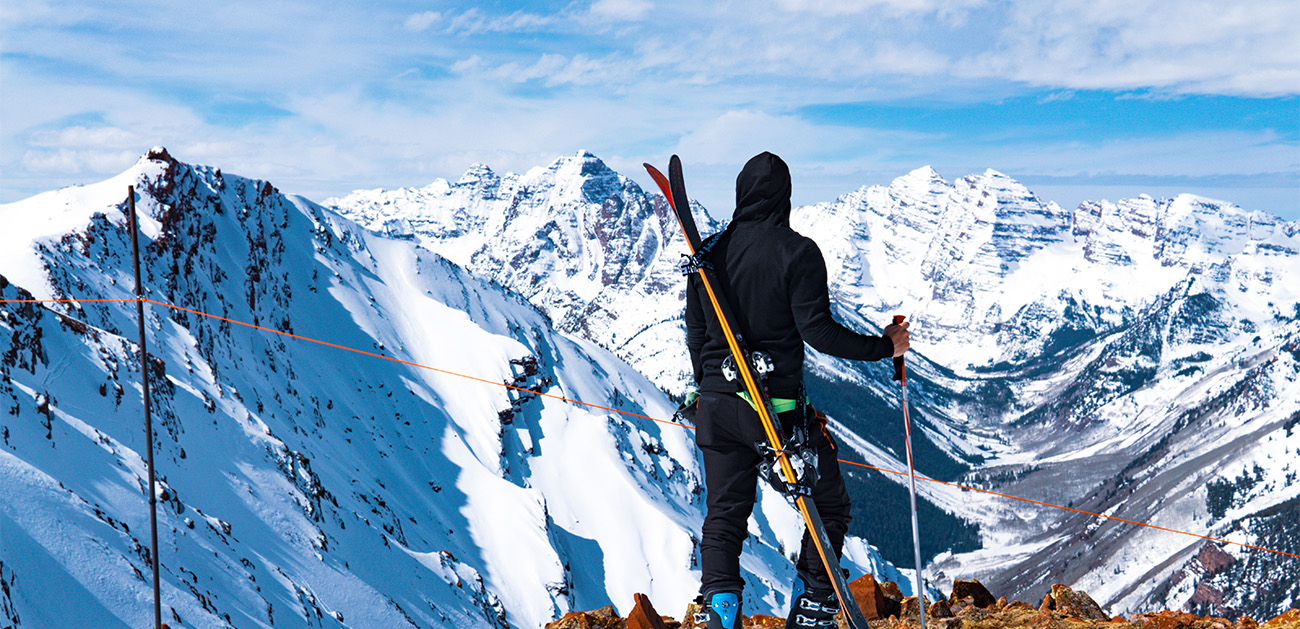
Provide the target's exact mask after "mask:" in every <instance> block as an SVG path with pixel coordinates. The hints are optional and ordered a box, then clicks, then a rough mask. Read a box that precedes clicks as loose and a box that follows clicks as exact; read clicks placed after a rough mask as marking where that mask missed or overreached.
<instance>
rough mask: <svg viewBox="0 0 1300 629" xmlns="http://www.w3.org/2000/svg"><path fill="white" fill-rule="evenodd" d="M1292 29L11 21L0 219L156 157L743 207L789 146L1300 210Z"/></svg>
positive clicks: (859, 8) (325, 191)
mask: <svg viewBox="0 0 1300 629" xmlns="http://www.w3.org/2000/svg"><path fill="white" fill-rule="evenodd" d="M20 5H21V6H20ZM1297 23H1300V3H1296V2H1294V0H1279V1H1274V0H1254V1H1246V2H1239V3H1234V4H1233V5H1232V6H1227V5H1225V4H1224V3H1221V2H1210V1H1203V0H1183V1H1180V2H1176V3H1169V2H1164V1H1163V0H1055V1H1054V2H1013V1H1006V0H996V1H994V0H818V1H813V0H751V1H747V2H715V3H681V2H655V1H652V0H575V1H573V2H524V3H507V2H494V3H467V2H454V1H422V2H413V1H411V2H407V1H403V2H376V3H372V4H363V3H319V2H307V1H300V0H263V1H261V2H247V1H240V2H208V3H176V2H161V1H158V0H135V1H131V2H127V1H121V0H98V1H97V2H95V3H85V2H68V1H63V0H28V1H26V2H23V3H6V4H4V5H3V6H0V94H3V96H2V97H0V202H7V201H13V200H16V199H19V198H22V197H25V196H28V195H31V194H35V193H37V192H41V191H44V190H48V189H53V188H57V187H62V186H66V185H72V184H76V183H87V182H91V181H97V180H99V179H102V178H105V177H108V176H111V175H113V174H116V173H118V172H120V171H122V170H124V169H125V168H127V167H128V166H130V165H131V164H132V163H134V162H135V160H136V159H138V158H139V156H140V155H141V154H142V153H144V152H145V151H146V150H148V148H149V147H151V146H153V145H164V146H167V147H168V149H169V150H171V152H172V154H173V155H175V156H177V157H178V158H180V159H182V160H185V161H188V162H192V163H203V164H211V165H214V166H220V167H221V168H223V169H225V170H226V171H228V172H232V173H238V174H242V175H247V176H252V177H258V178H264V179H269V180H271V181H272V182H274V183H275V184H276V185H277V186H279V187H280V188H281V189H282V190H285V191H288V192H295V193H299V194H303V195H306V196H308V197H310V198H313V199H315V200H323V199H324V198H326V197H329V196H334V195H340V194H345V193H347V192H349V191H351V190H353V189H357V188H374V187H388V188H393V187H401V186H422V185H426V184H428V183H429V182H430V181H432V180H433V179H434V178H437V177H445V178H450V179H455V178H457V177H458V176H459V175H460V174H461V173H462V172H464V171H465V169H466V168H467V167H468V166H469V165H470V164H472V163H474V162H482V163H486V164H488V165H490V166H491V167H493V168H494V169H496V170H500V171H515V172H522V171H524V170H527V169H528V168H531V167H533V166H538V165H544V164H546V163H548V162H550V161H551V160H553V159H554V158H555V157H556V156H558V155H561V154H566V153H573V152H575V151H578V150H581V149H586V150H590V151H592V152H594V153H596V154H597V155H599V156H600V157H602V158H604V159H605V161H607V162H608V163H609V164H610V165H611V166H612V167H614V168H615V169H617V170H619V171H620V172H623V173H624V174H626V175H629V176H631V177H633V178H634V179H637V180H638V181H640V182H641V183H642V185H643V186H647V187H648V186H650V182H649V180H648V178H647V177H645V176H644V175H643V174H642V171H641V170H640V164H641V162H645V161H650V162H655V163H659V164H663V163H666V161H667V158H668V156H669V155H671V154H672V153H678V154H680V155H681V156H682V158H683V161H684V162H685V164H686V169H687V180H688V183H689V184H690V187H691V190H692V193H693V195H695V196H697V197H699V198H700V199H701V200H702V201H703V202H704V203H705V204H706V205H707V206H708V207H709V208H710V209H711V210H713V211H714V212H715V213H717V214H724V213H729V212H730V209H731V208H730V203H731V200H732V198H733V193H732V191H731V187H732V185H733V182H734V178H735V173H736V172H737V171H738V170H739V168H740V166H741V165H742V164H743V163H744V162H745V160H746V159H748V157H749V156H751V155H753V154H754V153H757V152H759V151H763V150H771V151H774V152H776V153H778V154H780V155H782V156H783V157H785V158H786V160H787V161H788V162H789V163H790V165H791V168H792V171H793V173H794V177H795V184H794V190H795V202H796V203H799V204H802V203H813V202H817V201H825V200H831V199H833V198H834V197H835V196H837V195H839V194H843V193H846V192H849V191H852V190H854V189H856V188H858V187H860V186H863V185H873V184H887V183H888V182H889V181H890V180H892V179H893V178H894V177H897V176H900V175H903V174H905V173H906V172H908V171H910V170H912V169H915V168H918V167H921V166H925V165H930V166H933V167H934V168H935V169H936V170H938V171H939V173H940V174H941V175H942V176H944V177H945V178H947V179H949V180H951V179H955V178H958V177H961V176H964V175H967V174H971V173H979V172H983V171H984V170H985V169H987V168H992V169H995V170H999V171H1002V172H1004V173H1007V174H1009V175H1011V176H1013V177H1015V178H1017V179H1019V180H1020V181H1021V182H1023V183H1024V184H1026V185H1027V186H1029V188H1030V189H1031V190H1033V191H1035V192H1037V193H1038V194H1039V196H1041V197H1043V198H1044V199H1049V200H1054V201H1057V202H1058V203H1060V204H1061V205H1063V206H1066V207H1073V206H1075V205H1077V204H1078V203H1079V202H1080V201H1083V200H1087V199H1101V198H1107V199H1111V200H1115V199H1118V198H1122V197H1131V196H1136V195H1138V194H1143V193H1145V194H1151V195H1153V196H1172V195H1174V194H1177V193H1180V192H1193V193H1198V194H1203V195H1206V196H1211V197H1215V198H1220V199H1225V200H1228V201H1232V202H1235V203H1238V204H1240V205H1242V206H1244V207H1247V208H1250V209H1260V210H1265V211H1268V212H1272V213H1274V214H1278V215H1280V216H1283V217H1285V218H1287V219H1291V220H1297V219H1300V37H1297V36H1296V35H1295V30H1294V25H1295V24H1297Z"/></svg>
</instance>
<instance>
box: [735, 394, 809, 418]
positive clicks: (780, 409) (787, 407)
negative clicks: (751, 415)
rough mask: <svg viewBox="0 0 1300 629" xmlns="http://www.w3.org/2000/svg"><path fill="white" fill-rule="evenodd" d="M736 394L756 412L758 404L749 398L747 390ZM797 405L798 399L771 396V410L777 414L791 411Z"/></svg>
mask: <svg viewBox="0 0 1300 629" xmlns="http://www.w3.org/2000/svg"><path fill="white" fill-rule="evenodd" d="M736 395H739V396H740V399H742V400H744V401H746V402H748V403H749V407H750V408H752V409H754V412H755V413H757V412H758V404H755V403H754V400H752V399H750V397H749V391H738V392H737V393H736ZM798 407H799V400H795V399H790V398H783V397H774V398H772V410H774V411H776V412H777V414H780V413H785V412H788V411H793V410H794V409H796V408H798Z"/></svg>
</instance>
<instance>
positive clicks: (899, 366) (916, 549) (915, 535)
mask: <svg viewBox="0 0 1300 629" xmlns="http://www.w3.org/2000/svg"><path fill="white" fill-rule="evenodd" d="M902 323H903V315H894V324H895V325H901V324H902ZM894 368H895V371H896V373H895V374H894V379H895V380H898V381H899V383H898V384H899V387H900V388H902V390H903V435H904V438H905V440H906V442H907V475H908V478H910V479H911V481H912V486H911V489H912V552H913V553H914V554H913V557H914V558H915V559H916V607H917V609H918V610H920V614H919V616H920V617H921V629H925V590H924V589H923V587H922V583H923V580H922V578H921V527H920V525H919V524H918V523H917V519H916V467H915V466H914V465H913V463H912V420H911V418H909V417H908V416H907V365H906V363H905V362H904V360H903V357H902V356H896V357H895V358H894Z"/></svg>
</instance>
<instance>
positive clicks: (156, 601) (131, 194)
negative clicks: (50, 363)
mask: <svg viewBox="0 0 1300 629" xmlns="http://www.w3.org/2000/svg"><path fill="white" fill-rule="evenodd" d="M126 204H127V206H128V207H129V208H130V214H131V216H130V218H131V255H132V257H133V258H134V260H135V298H136V302H135V313H136V318H137V320H138V321H139V324H140V383H141V387H142V388H143V390H144V441H145V444H146V447H147V448H148V450H149V489H148V491H149V549H150V551H152V552H150V553H149V556H150V558H151V559H153V626H154V629H158V628H159V627H162V596H161V595H160V593H159V592H160V588H159V581H158V489H157V486H156V483H155V481H154V467H153V416H152V414H151V412H150V408H149V350H148V347H147V346H146V345H145V337H144V286H143V285H142V284H141V283H140V239H139V236H138V234H139V232H140V225H139V222H138V220H137V219H136V216H135V186H127V187H126Z"/></svg>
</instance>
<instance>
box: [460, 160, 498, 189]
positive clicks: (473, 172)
mask: <svg viewBox="0 0 1300 629" xmlns="http://www.w3.org/2000/svg"><path fill="white" fill-rule="evenodd" d="M499 179H500V178H499V177H497V174H496V173H495V172H493V171H492V168H491V167H489V166H488V165H487V164H483V163H479V162H475V163H473V164H471V165H470V167H469V169H468V170H466V171H465V174H463V175H461V176H460V179H457V180H456V183H457V184H462V185H473V184H475V183H478V182H480V181H486V182H493V183H495V182H496V181H497V180H499Z"/></svg>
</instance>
